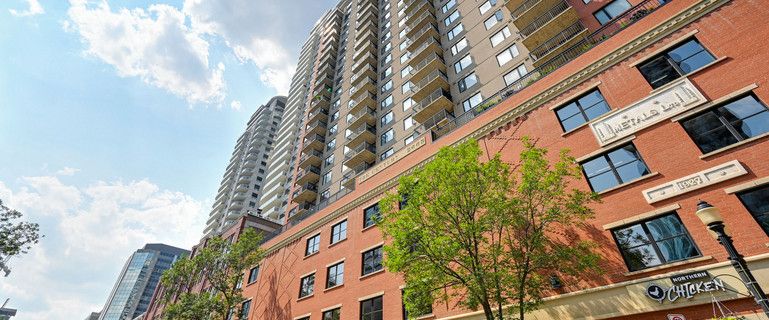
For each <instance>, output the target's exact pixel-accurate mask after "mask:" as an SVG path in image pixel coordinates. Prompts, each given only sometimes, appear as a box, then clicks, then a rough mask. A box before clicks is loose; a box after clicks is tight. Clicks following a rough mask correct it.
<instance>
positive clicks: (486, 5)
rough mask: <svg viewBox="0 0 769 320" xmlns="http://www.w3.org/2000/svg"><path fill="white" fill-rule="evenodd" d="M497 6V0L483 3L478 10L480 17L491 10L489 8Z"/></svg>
mask: <svg viewBox="0 0 769 320" xmlns="http://www.w3.org/2000/svg"><path fill="white" fill-rule="evenodd" d="M495 5H497V0H488V1H486V2H484V3H483V4H482V5H481V7H480V8H478V10H480V11H481V15H483V14H484V13H486V12H488V11H489V10H491V7H493V6H495Z"/></svg>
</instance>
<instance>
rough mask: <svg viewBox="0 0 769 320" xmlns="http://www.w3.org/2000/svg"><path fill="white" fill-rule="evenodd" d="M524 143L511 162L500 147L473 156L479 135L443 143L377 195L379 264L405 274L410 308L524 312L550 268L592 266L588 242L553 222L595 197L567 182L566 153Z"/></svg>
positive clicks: (575, 220)
mask: <svg viewBox="0 0 769 320" xmlns="http://www.w3.org/2000/svg"><path fill="white" fill-rule="evenodd" d="M523 144H524V150H523V151H522V152H521V154H520V162H519V163H517V166H516V170H511V169H510V166H509V165H508V164H506V163H504V162H502V161H501V160H500V155H499V154H497V155H495V156H494V157H492V158H491V159H489V160H488V161H486V162H481V161H479V158H480V156H481V155H482V152H481V150H480V147H479V146H478V143H477V142H476V141H468V142H465V143H462V144H460V145H458V146H456V147H446V148H443V149H441V150H440V151H439V152H438V154H437V155H436V157H435V158H434V159H433V160H431V161H430V162H429V163H427V164H425V166H424V167H422V168H420V169H418V170H416V171H415V172H414V173H413V174H411V175H407V176H404V177H402V178H401V179H400V181H399V186H398V191H397V193H389V194H387V195H386V196H385V197H384V198H383V199H382V200H381V201H380V207H381V209H382V217H381V221H380V225H381V228H382V231H383V234H384V237H385V239H386V240H389V241H388V242H387V244H386V245H385V252H386V255H385V257H386V259H385V261H384V264H385V266H386V267H387V268H388V270H390V271H393V272H399V273H401V274H402V275H403V277H404V279H405V281H406V287H405V289H404V300H405V303H406V308H407V309H408V310H409V314H410V315H420V314H424V313H425V311H426V310H429V309H428V307H429V306H431V305H432V304H433V303H434V302H435V301H436V300H440V301H446V302H449V301H457V302H458V303H459V304H460V305H463V306H464V307H467V308H470V309H473V310H477V309H478V308H481V309H482V310H483V312H484V315H485V317H486V319H488V320H493V319H505V318H507V317H506V316H507V315H506V314H505V313H506V312H509V313H511V314H512V312H513V311H517V312H516V313H517V316H518V317H519V318H520V319H523V317H524V314H525V312H527V311H530V310H533V309H534V308H536V307H537V306H538V304H539V302H540V301H541V297H542V296H543V294H544V292H545V291H546V290H547V288H548V286H549V281H548V279H549V277H550V276H551V275H553V274H556V273H558V274H564V275H574V274H577V273H579V272H583V271H586V270H594V269H595V266H596V263H597V255H596V254H595V253H594V252H593V245H592V244H591V243H589V242H585V241H578V240H576V239H572V238H570V237H566V236H563V232H559V231H562V230H563V229H564V228H569V227H572V226H575V225H578V224H579V223H580V222H581V221H583V220H585V219H587V218H589V217H591V216H592V210H591V209H589V208H588V207H587V205H588V204H589V203H591V202H593V201H594V200H596V196H595V195H594V194H592V193H587V192H583V191H579V190H574V189H569V188H568V184H569V183H570V181H571V180H573V179H575V178H577V177H578V176H579V169H578V167H577V165H576V164H575V161H574V159H573V158H572V157H570V156H569V155H568V154H567V153H566V152H561V153H560V156H559V159H558V161H557V162H555V163H550V162H549V161H548V160H547V158H546V154H547V152H546V150H544V149H541V148H537V147H535V146H534V145H533V143H531V142H530V141H529V140H528V139H524V142H523ZM401 199H406V201H405V204H402V205H399V203H400V200H401ZM509 304H513V305H514V306H515V308H509V309H507V310H506V306H507V305H509Z"/></svg>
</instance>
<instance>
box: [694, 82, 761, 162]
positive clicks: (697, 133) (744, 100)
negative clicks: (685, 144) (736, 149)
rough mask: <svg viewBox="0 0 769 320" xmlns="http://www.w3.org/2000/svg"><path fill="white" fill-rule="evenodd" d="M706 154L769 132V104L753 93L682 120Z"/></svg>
mask: <svg viewBox="0 0 769 320" xmlns="http://www.w3.org/2000/svg"><path fill="white" fill-rule="evenodd" d="M681 124H682V125H683V127H684V129H685V130H686V132H687V133H689V136H690V137H692V140H694V142H695V143H696V144H697V147H699V148H700V150H702V152H703V153H709V152H711V151H715V150H718V149H721V148H724V147H726V146H729V145H732V144H735V143H737V142H740V141H744V140H746V139H750V138H753V137H756V136H759V135H762V134H765V133H767V132H769V112H767V108H766V105H764V104H763V103H761V101H759V100H758V99H757V98H756V97H755V96H754V95H752V94H750V95H747V96H744V97H741V98H737V99H736V100H733V101H731V102H728V103H726V104H724V105H721V106H718V107H714V108H710V109H708V110H707V111H705V112H703V113H700V114H698V115H695V116H694V117H692V118H689V119H686V120H684V121H682V122H681Z"/></svg>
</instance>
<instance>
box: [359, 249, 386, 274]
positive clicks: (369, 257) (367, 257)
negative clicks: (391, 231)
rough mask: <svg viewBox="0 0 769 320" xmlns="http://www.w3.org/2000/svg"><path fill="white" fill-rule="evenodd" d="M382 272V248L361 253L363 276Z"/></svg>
mask: <svg viewBox="0 0 769 320" xmlns="http://www.w3.org/2000/svg"><path fill="white" fill-rule="evenodd" d="M379 270H382V247H376V248H374V249H371V250H369V251H366V252H364V253H363V275H364V276H365V275H367V274H369V273H372V272H376V271H379Z"/></svg>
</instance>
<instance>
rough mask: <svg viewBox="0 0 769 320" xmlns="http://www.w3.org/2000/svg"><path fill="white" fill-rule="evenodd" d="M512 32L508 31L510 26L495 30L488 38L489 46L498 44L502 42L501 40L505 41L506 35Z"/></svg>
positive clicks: (508, 35)
mask: <svg viewBox="0 0 769 320" xmlns="http://www.w3.org/2000/svg"><path fill="white" fill-rule="evenodd" d="M510 35H512V33H510V28H508V27H507V26H505V27H504V28H502V30H499V31H497V33H495V34H494V35H493V36H491V38H489V40H491V47H492V48H493V47H496V46H497V45H498V44H500V43H502V41H505V39H507V38H508V37H510Z"/></svg>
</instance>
